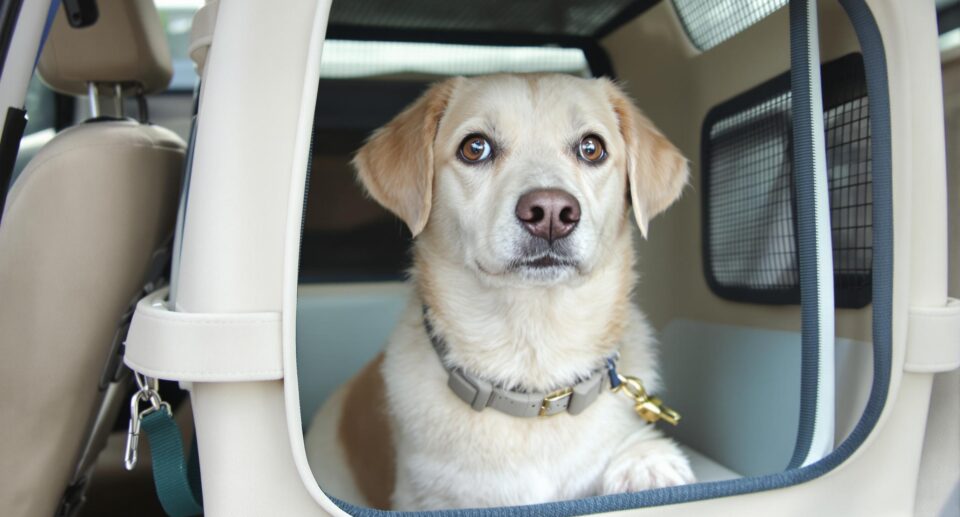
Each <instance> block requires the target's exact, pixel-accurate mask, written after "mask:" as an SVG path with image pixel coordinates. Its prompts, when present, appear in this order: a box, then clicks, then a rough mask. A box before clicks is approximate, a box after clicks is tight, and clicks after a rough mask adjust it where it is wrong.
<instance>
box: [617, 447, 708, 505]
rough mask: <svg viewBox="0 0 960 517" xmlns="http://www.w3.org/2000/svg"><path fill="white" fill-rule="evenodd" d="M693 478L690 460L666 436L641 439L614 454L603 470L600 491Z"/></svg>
mask: <svg viewBox="0 0 960 517" xmlns="http://www.w3.org/2000/svg"><path fill="white" fill-rule="evenodd" d="M694 481H695V479H694V476H693V471H692V470H691V469H690V462H689V460H687V457H686V456H685V455H684V454H683V452H681V451H680V448H679V447H677V445H676V444H675V443H673V441H672V440H670V439H669V438H655V439H652V440H643V441H641V442H639V443H636V444H634V445H633V446H631V447H629V448H628V449H626V450H625V451H623V452H622V453H621V454H620V455H619V456H617V457H615V458H613V459H612V460H611V461H610V464H609V465H608V466H607V469H606V471H604V473H603V487H602V489H603V493H604V494H620V493H623V492H639V491H641V490H649V489H651V488H662V487H668V486H676V485H685V484H687V483H693V482H694Z"/></svg>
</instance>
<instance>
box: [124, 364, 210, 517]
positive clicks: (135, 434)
mask: <svg viewBox="0 0 960 517" xmlns="http://www.w3.org/2000/svg"><path fill="white" fill-rule="evenodd" d="M133 376H134V378H135V379H136V381H137V385H138V386H139V387H140V390H139V391H137V392H136V393H134V394H133V397H132V398H131V399H130V424H129V427H128V431H127V447H126V450H125V452H124V455H123V464H124V466H125V467H126V468H127V470H133V467H135V466H136V464H137V459H138V458H137V449H138V446H139V444H140V434H141V433H144V434H146V435H147V438H148V441H149V444H150V457H151V460H152V468H153V483H154V486H155V488H156V490H157V497H158V498H159V499H160V504H161V506H163V510H164V511H165V512H166V513H167V515H169V516H170V517H189V516H192V515H200V514H202V513H203V495H202V492H201V488H200V459H199V456H198V454H197V435H196V434H194V435H193V444H192V445H193V447H192V448H191V452H190V457H189V460H187V459H185V458H184V449H183V440H181V438H180V427H179V426H177V423H176V422H175V421H174V420H173V411H172V410H171V409H170V404H168V403H167V402H164V401H163V400H162V399H161V398H160V393H159V391H157V387H158V381H157V379H151V378H149V377H146V376H143V375H140V374H139V373H137V372H133ZM141 404H146V407H145V408H144V409H140V406H141Z"/></svg>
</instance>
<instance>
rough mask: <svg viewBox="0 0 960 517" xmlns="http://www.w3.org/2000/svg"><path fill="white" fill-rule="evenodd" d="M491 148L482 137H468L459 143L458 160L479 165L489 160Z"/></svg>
mask: <svg viewBox="0 0 960 517" xmlns="http://www.w3.org/2000/svg"><path fill="white" fill-rule="evenodd" d="M491 153H492V146H491V145H490V142H489V141H487V139H486V138H484V137H483V135H470V136H468V137H466V138H464V139H463V142H461V143H460V159H461V160H463V161H465V162H467V163H480V162H483V161H486V160H488V159H489V158H490V155H491Z"/></svg>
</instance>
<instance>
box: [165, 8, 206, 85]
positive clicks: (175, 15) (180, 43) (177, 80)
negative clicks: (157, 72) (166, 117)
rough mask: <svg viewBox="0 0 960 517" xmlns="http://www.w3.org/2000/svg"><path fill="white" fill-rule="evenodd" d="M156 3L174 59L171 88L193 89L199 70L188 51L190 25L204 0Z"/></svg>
mask: <svg viewBox="0 0 960 517" xmlns="http://www.w3.org/2000/svg"><path fill="white" fill-rule="evenodd" d="M155 4H156V6H157V11H158V12H159V13H160V23H161V24H163V31H164V33H165V34H166V35H167V44H168V45H169V46H170V58H171V59H172V60H173V78H172V79H171V80H170V88H169V89H170V91H174V92H190V91H193V87H194V85H195V83H196V81H197V71H196V69H195V68H194V66H193V61H192V60H191V59H190V55H189V53H188V49H189V47H190V27H191V26H192V24H193V15H194V14H195V13H196V12H197V9H199V8H200V7H202V6H203V0H155Z"/></svg>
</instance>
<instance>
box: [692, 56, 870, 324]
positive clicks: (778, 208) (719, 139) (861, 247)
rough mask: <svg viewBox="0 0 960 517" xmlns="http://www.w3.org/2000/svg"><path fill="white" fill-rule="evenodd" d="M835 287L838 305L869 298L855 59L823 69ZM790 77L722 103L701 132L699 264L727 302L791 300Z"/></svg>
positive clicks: (866, 186)
mask: <svg viewBox="0 0 960 517" xmlns="http://www.w3.org/2000/svg"><path fill="white" fill-rule="evenodd" d="M822 81H823V100H824V110H825V113H824V129H825V131H826V140H825V141H826V145H827V169H828V175H829V190H830V215H831V227H832V238H833V260H834V284H835V286H836V302H837V305H838V306H840V307H862V306H864V305H866V304H867V303H869V302H870V297H871V293H870V289H871V271H872V266H873V255H872V248H871V242H872V235H871V226H872V224H871V223H872V220H873V216H872V212H871V202H870V199H871V191H870V183H871V177H870V134H869V106H868V102H867V97H866V84H865V81H864V77H863V62H862V59H861V57H860V55H859V54H856V55H850V56H846V57H844V58H841V59H839V60H837V61H834V62H832V63H829V64H827V65H826V66H824V68H823V73H822ZM790 142H791V122H790V78H789V75H788V74H784V75H782V76H780V77H777V78H775V79H773V80H771V81H769V82H767V83H764V84H763V85H761V86H758V87H757V88H755V89H753V90H750V91H748V92H746V93H744V94H743V95H740V96H738V97H736V98H734V99H731V100H730V101H727V102H725V103H723V104H721V105H719V106H717V107H716V108H714V109H713V110H711V112H710V113H709V114H708V115H707V120H706V121H705V122H704V128H703V165H702V172H703V181H704V184H703V190H704V192H703V195H704V210H703V216H704V220H703V223H704V254H705V268H706V274H707V278H708V281H709V283H710V286H711V288H712V289H713V290H714V291H715V292H717V294H719V295H721V296H723V297H725V298H728V299H732V300H737V301H745V302H757V303H778V304H786V303H799V301H800V290H799V273H798V269H797V244H796V242H797V241H796V231H795V230H796V224H797V223H796V216H795V203H796V201H795V195H794V183H793V175H792V170H791V163H792V155H791V154H792V153H791V149H790Z"/></svg>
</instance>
